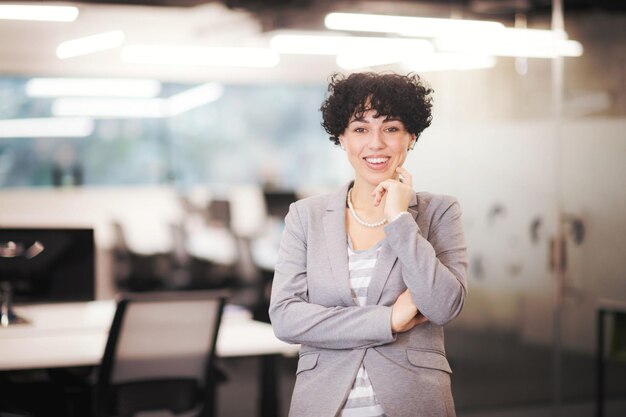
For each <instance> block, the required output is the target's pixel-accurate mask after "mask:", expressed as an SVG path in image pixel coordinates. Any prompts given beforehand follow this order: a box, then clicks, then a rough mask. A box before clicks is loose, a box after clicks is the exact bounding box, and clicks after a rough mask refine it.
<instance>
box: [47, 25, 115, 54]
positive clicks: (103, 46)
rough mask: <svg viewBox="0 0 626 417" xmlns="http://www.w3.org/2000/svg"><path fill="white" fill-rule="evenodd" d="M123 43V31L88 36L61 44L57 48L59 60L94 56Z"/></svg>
mask: <svg viewBox="0 0 626 417" xmlns="http://www.w3.org/2000/svg"><path fill="white" fill-rule="evenodd" d="M123 43H124V32H122V31H121V30H114V31H111V32H105V33H99V34H97V35H91V36H86V37H84V38H79V39H74V40H71V41H67V42H63V43H61V44H60V45H59V46H58V47H57V57H58V58H59V59H66V58H72V57H75V56H80V55H87V54H92V53H94V52H100V51H104V50H107V49H113V48H117V47H120V46H122V44H123Z"/></svg>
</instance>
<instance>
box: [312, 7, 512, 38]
mask: <svg viewBox="0 0 626 417" xmlns="http://www.w3.org/2000/svg"><path fill="white" fill-rule="evenodd" d="M324 24H325V25H326V27H327V28H328V29H334V30H350V31H357V32H385V33H396V34H401V35H405V36H418V37H425V38H431V37H439V36H450V35H460V36H462V35H463V34H464V33H467V32H473V33H493V32H494V31H498V30H501V29H503V28H504V25H503V24H501V23H498V22H489V21H482V20H463V19H436V18H426V17H411V16H389V15H376V14H361V13H329V14H328V15H326V18H325V19H324Z"/></svg>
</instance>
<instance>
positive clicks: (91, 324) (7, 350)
mask: <svg viewBox="0 0 626 417" xmlns="http://www.w3.org/2000/svg"><path fill="white" fill-rule="evenodd" d="M15 312H16V313H17V314H19V315H20V316H22V317H24V318H26V319H28V320H30V321H31V323H29V324H23V325H15V326H9V327H6V328H0V370H15V369H36V368H55V367H67V366H83V365H97V364H99V363H100V361H101V359H102V355H103V353H104V347H105V345H106V340H107V336H108V332H109V327H110V326H111V321H112V320H113V314H114V313H115V302H114V301H112V300H100V301H90V302H83V303H62V304H45V305H28V306H19V307H15ZM298 351H299V346H298V345H290V344H287V343H284V342H281V341H280V340H278V339H276V337H275V336H274V332H273V331H272V327H271V326H270V325H269V324H267V323H262V322H258V321H254V320H252V319H251V317H250V315H249V314H247V313H245V312H240V311H236V310H233V309H231V308H228V307H227V308H226V309H225V311H224V315H223V318H222V324H221V326H220V331H219V335H218V339H217V351H216V353H217V356H218V357H222V358H226V357H236V356H259V355H272V354H279V355H284V356H293V355H296V354H297V353H298Z"/></svg>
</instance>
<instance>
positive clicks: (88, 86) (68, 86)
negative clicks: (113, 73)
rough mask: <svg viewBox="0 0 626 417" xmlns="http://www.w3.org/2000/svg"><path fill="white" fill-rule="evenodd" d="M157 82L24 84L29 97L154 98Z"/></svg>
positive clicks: (49, 80) (33, 81) (80, 80)
mask: <svg viewBox="0 0 626 417" xmlns="http://www.w3.org/2000/svg"><path fill="white" fill-rule="evenodd" d="M160 92H161V83H160V82H159V81H157V80H142V79H116V78H108V79H104V78H33V79H31V80H29V81H28V82H27V83H26V94H27V95H28V96H30V97H156V96H158V95H159V93H160Z"/></svg>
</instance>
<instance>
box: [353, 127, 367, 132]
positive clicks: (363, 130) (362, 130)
mask: <svg viewBox="0 0 626 417" xmlns="http://www.w3.org/2000/svg"><path fill="white" fill-rule="evenodd" d="M353 131H354V132H356V133H364V132H365V128H363V127H355V128H354V129H353Z"/></svg>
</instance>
